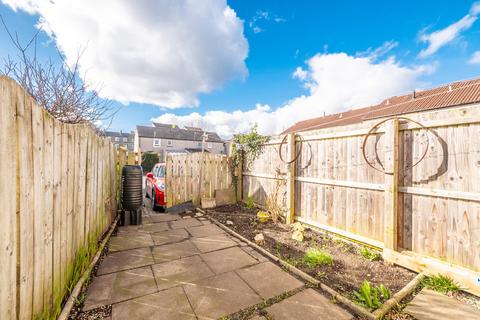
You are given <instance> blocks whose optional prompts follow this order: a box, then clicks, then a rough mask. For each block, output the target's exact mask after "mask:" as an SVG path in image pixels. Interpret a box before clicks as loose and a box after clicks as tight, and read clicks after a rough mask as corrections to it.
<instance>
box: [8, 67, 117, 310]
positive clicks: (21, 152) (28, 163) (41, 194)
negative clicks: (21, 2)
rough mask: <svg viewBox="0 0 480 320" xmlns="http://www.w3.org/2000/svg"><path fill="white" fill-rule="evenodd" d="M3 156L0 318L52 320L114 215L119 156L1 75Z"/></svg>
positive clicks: (104, 142)
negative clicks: (84, 255) (80, 265)
mask: <svg viewBox="0 0 480 320" xmlns="http://www.w3.org/2000/svg"><path fill="white" fill-rule="evenodd" d="M0 156H1V160H0V204H1V206H2V210H1V211H0V226H1V228H2V230H1V232H0V315H1V318H2V319H32V318H37V317H46V316H47V315H50V316H52V315H53V314H55V313H56V312H58V311H59V308H60V307H61V301H62V299H63V297H64V296H65V295H66V294H67V293H68V290H69V287H70V289H71V288H72V287H73V286H72V276H73V274H74V272H75V270H74V269H75V266H76V262H77V261H76V259H78V255H79V254H80V253H81V252H85V251H87V250H89V247H90V248H91V247H92V246H93V247H95V245H96V241H97V239H99V237H100V236H101V235H102V234H103V233H104V231H105V230H107V228H108V227H109V225H110V223H111V221H112V219H113V218H114V216H115V214H116V184H117V182H116V152H115V150H114V148H113V145H112V144H111V143H110V142H109V141H108V140H107V139H104V138H102V137H99V136H98V135H97V134H96V133H95V132H94V131H93V130H92V129H91V128H90V127H89V126H88V125H83V124H77V125H75V124H64V123H62V122H60V121H58V120H56V119H54V118H53V117H52V116H50V114H49V113H48V112H47V111H45V110H44V109H42V108H41V107H39V106H38V105H37V104H36V103H35V102H34V101H33V99H32V98H31V97H30V96H29V95H28V94H27V93H26V92H25V90H23V89H22V88H21V87H20V86H19V85H18V84H17V83H16V82H14V81H13V80H11V79H9V78H7V77H4V76H0ZM73 285H75V284H74V283H73Z"/></svg>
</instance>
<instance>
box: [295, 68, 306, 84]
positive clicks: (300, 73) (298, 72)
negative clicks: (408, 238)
mask: <svg viewBox="0 0 480 320" xmlns="http://www.w3.org/2000/svg"><path fill="white" fill-rule="evenodd" d="M292 77H293V78H295V79H298V80H300V81H305V80H306V79H307V77H308V72H307V71H306V70H304V69H303V68H302V67H297V69H295V71H294V72H293V73H292Z"/></svg>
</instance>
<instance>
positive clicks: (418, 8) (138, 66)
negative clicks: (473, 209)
mask: <svg viewBox="0 0 480 320" xmlns="http://www.w3.org/2000/svg"><path fill="white" fill-rule="evenodd" d="M1 1H2V4H0V14H1V15H2V16H3V18H4V20H5V21H6V22H7V24H8V26H9V28H10V29H12V30H16V31H17V32H18V34H19V36H20V37H21V38H22V39H28V38H29V37H30V36H32V35H33V34H34V33H35V32H36V27H35V25H36V24H37V22H38V20H39V17H43V19H44V20H45V21H47V26H48V27H49V28H50V29H51V30H48V28H47V31H51V33H50V35H47V34H46V33H42V35H41V37H40V48H39V54H40V55H41V56H42V57H47V56H50V55H53V56H56V53H55V45H59V47H60V48H61V49H62V48H63V49H62V51H65V52H68V50H69V49H68V48H71V47H74V46H76V47H78V46H79V45H84V44H82V43H81V41H80V44H78V43H74V40H75V39H76V38H77V37H76V36H77V35H78V34H81V35H79V36H78V38H79V39H89V38H88V32H86V31H85V30H88V29H89V28H93V27H92V23H91V22H88V21H87V20H88V19H86V18H85V17H87V18H89V14H92V13H90V11H88V10H85V12H83V10H79V9H78V8H77V10H76V12H75V13H67V14H65V16H67V18H68V16H69V14H70V15H72V17H71V18H70V19H67V18H65V20H66V21H65V22H64V23H65V25H68V24H69V23H70V21H75V22H73V24H74V28H73V27H72V28H70V30H69V33H67V32H66V31H63V30H64V29H68V28H63V27H62V24H61V23H62V22H59V19H58V17H59V16H60V17H61V16H63V14H62V10H65V9H64V8H63V9H62V8H60V9H58V10H56V9H54V8H50V7H41V6H35V2H36V1H20V0H18V1H17V0H1ZM185 1H186V5H185V6H188V3H190V4H191V3H192V1H187V0H185ZM59 2H61V1H59ZM87 2H88V1H87ZM167 2H168V1H157V4H156V5H154V6H152V8H148V6H149V2H148V1H139V5H138V6H143V7H142V8H137V7H136V8H129V10H120V9H118V11H115V8H114V7H111V10H112V12H114V13H117V14H118V15H119V16H121V17H122V19H121V21H127V22H125V25H122V23H123V22H121V21H120V20H111V25H113V26H116V27H118V28H119V29H122V28H123V27H125V28H129V30H130V31H129V32H128V33H131V34H128V35H127V36H124V37H119V38H118V39H117V40H115V39H116V38H115V32H112V30H110V29H114V28H113V27H111V28H110V29H109V28H108V25H107V26H101V25H100V26H98V27H97V30H96V31H95V32H97V33H103V30H104V29H107V30H109V31H110V32H111V33H112V36H111V38H112V39H114V40H115V41H116V42H115V41H114V40H112V44H111V46H109V47H102V50H101V51H100V50H98V51H96V52H93V53H92V55H91V56H90V57H87V62H88V61H92V63H91V64H89V65H87V66H86V68H87V69H88V70H93V71H91V72H92V73H95V74H96V75H98V77H97V78H99V77H100V78H101V79H107V80H105V82H104V83H103V85H105V86H108V84H109V83H110V82H109V81H110V80H111V81H112V83H113V82H115V83H117V84H118V85H117V86H116V88H114V89H112V91H111V92H109V93H108V94H109V96H113V97H119V98H118V100H124V101H121V102H123V103H120V102H114V103H115V105H116V106H118V107H119V108H120V111H119V112H118V114H117V115H116V117H115V118H114V120H113V122H112V124H111V127H110V129H113V130H124V131H128V130H132V129H133V128H134V126H135V125H137V124H148V123H149V122H150V120H151V119H152V118H157V117H160V118H159V119H158V120H159V121H164V122H165V121H171V122H177V123H179V124H193V125H200V126H203V127H206V128H208V129H211V130H217V131H219V132H220V133H221V134H222V135H223V136H228V135H229V134H231V133H234V132H238V131H245V130H246V128H248V126H249V125H251V124H252V123H253V122H258V123H259V125H260V127H261V128H264V130H263V131H265V132H267V133H275V132H278V131H281V130H282V129H284V128H285V127H288V125H291V124H292V123H293V122H295V121H298V120H302V119H304V118H308V117H312V116H320V115H322V114H323V112H327V113H331V112H336V111H341V110H345V109H348V108H352V107H353V108H354V107H361V106H364V104H369V103H375V102H379V101H378V100H381V99H382V97H383V98H386V97H387V96H388V95H392V94H402V93H405V92H406V91H407V90H413V89H419V88H422V87H430V86H435V85H438V84H443V83H447V82H452V81H456V80H461V79H468V78H472V77H477V76H478V75H479V71H480V55H479V59H477V60H478V61H477V60H475V59H473V55H474V54H475V52H476V51H479V50H480V41H479V39H480V38H479V32H480V22H478V21H476V17H477V15H478V12H476V11H475V12H473V11H472V10H473V9H472V8H474V2H472V1H401V2H400V1H396V2H394V1H364V2H363V3H361V4H360V3H359V2H354V1H335V2H333V1H328V2H327V1H286V0H276V1H273V0H272V1H267V0H263V1H253V0H247V1H245V0H234V1H233V0H231V1H228V2H227V3H226V4H225V3H224V2H225V1H224V0H219V1H215V0H208V1H207V2H208V3H210V2H212V3H214V4H212V6H215V8H217V9H219V10H220V11H219V12H220V15H217V16H213V18H212V17H211V16H209V17H206V18H205V22H202V20H201V19H202V17H201V13H198V12H197V11H198V8H196V7H195V5H193V7H192V8H191V10H190V11H188V12H185V13H184V14H185V17H184V19H185V20H184V19H183V18H182V14H183V13H182V12H180V13H178V11H177V12H175V13H171V15H173V16H168V15H169V14H170V12H173V11H170V9H171V8H167V6H168V4H167ZM180 2H183V0H182V1H180ZM24 3H33V5H32V4H28V5H25V4H24ZM197 3H198V2H197ZM81 5H82V4H81V2H79V4H78V6H81ZM85 5H88V4H87V3H85ZM209 5H210V4H208V6H209ZM185 6H184V7H185ZM208 6H206V8H207V9H209V11H215V10H211V9H210V8H209V7H208ZM227 6H229V7H230V8H231V9H232V10H233V11H234V15H236V17H234V18H232V19H233V20H228V21H229V22H232V21H233V24H227V27H225V25H224V24H223V23H224V22H225V21H221V20H222V19H223V16H222V15H221V12H222V11H221V10H224V8H226V7H227ZM12 8H16V10H15V11H14V10H12ZM79 8H80V7H79ZM55 10H56V11H55ZM99 10H100V9H99ZM180 10H181V9H180ZM26 11H29V12H30V13H27V12H26ZM58 12H60V13H58ZM78 12H82V14H83V16H81V17H80V18H79V17H77V16H76V15H79V14H78ZM131 12H134V14H135V16H134V17H130V16H129V15H133V13H131ZM192 12H193V13H192ZM223 12H225V11H223ZM469 12H470V16H469V17H467V19H465V20H464V21H462V22H461V24H458V25H456V26H454V27H456V28H457V29H455V30H453V31H452V30H450V31H452V32H451V33H450V34H446V32H445V34H442V35H440V36H439V37H437V38H435V37H433V38H432V37H430V38H429V36H431V35H432V33H435V32H437V31H440V30H443V29H445V28H448V27H449V26H452V25H453V24H455V23H456V22H458V21H460V20H461V19H462V18H464V17H466V16H467V15H468V14H469ZM154 13H155V14H154ZM150 14H151V15H152V16H150ZM177 14H178V15H177ZM143 17H145V19H144V20H145V21H149V19H150V18H151V19H153V20H155V19H158V20H164V21H172V22H171V23H170V24H167V23H158V22H152V24H150V25H147V24H146V23H144V24H143V25H139V26H133V27H132V28H130V25H128V23H130V24H132V25H133V24H137V23H138V21H141V20H142V21H143ZM160 17H161V18H160ZM179 17H180V18H179ZM215 17H219V18H218V19H219V21H218V24H215V22H211V21H210V20H212V19H213V20H215V19H216V18H215ZM77 18H78V19H77ZM170 18H172V20H169V19H170ZM194 19H198V23H199V24H197V25H195V24H194V25H192V26H189V25H188V24H189V23H190V22H189V21H193V20H194ZM207 19H208V23H209V24H208V25H206V27H205V28H199V27H198V26H199V25H200V26H202V25H204V24H206V23H207ZM228 19H231V17H230V16H229V18H228ZM77 20H78V21H80V22H78V23H77ZM153 20H152V21H153ZM50 21H51V22H50ZM92 21H95V20H94V19H93V20H92ZM119 21H120V22H119ZM49 23H50V24H49ZM82 23H84V24H82ZM107 23H108V22H107ZM210 23H212V24H210ZM177 24H178V26H177ZM145 26H147V28H145ZM217 27H218V28H219V30H223V29H222V28H230V29H231V30H230V31H229V32H228V34H227V35H221V36H218V34H217V33H214V32H213V31H211V30H215V28H217ZM242 27H243V29H242ZM454 27H451V28H454ZM102 28H103V29H102ZM172 28H178V29H182V28H185V29H186V30H187V31H186V33H182V34H181V35H182V40H181V41H179V42H181V43H183V45H182V44H176V43H175V44H172V43H174V42H176V41H177V39H178V36H177V35H176V33H175V32H177V31H171V30H172ZM188 28H190V29H188ZM145 29H147V30H149V31H148V32H151V33H152V34H151V37H152V38H155V39H158V40H155V41H153V40H151V38H147V37H148V36H149V35H143V34H142V37H145V39H143V38H142V39H143V40H142V42H141V45H139V46H138V48H137V49H135V48H132V47H133V44H135V41H136V37H135V30H145ZM122 30H123V29H122ZM132 30H133V31H132ZM447 31H448V30H447ZM143 32H144V31H143ZM148 32H147V33H148ZM169 32H171V33H170V34H169ZM452 33H453V34H452ZM129 36H130V37H131V38H128V37H129ZM442 36H445V37H447V39H444V38H442ZM185 37H186V38H190V37H191V38H192V39H193V40H192V41H193V43H194V44H195V46H193V45H190V44H188V41H189V39H185ZM216 37H217V38H216ZM449 37H450V38H449ZM109 39H110V38H109ZM128 39H130V40H128ZM422 39H423V41H422ZM432 39H433V40H432ZM167 40H168V41H167ZM99 41H100V40H99ZM127 41H129V43H126V42H127ZM163 41H165V42H163ZM435 41H436V43H440V47H439V48H438V49H435V48H434V49H432V51H433V53H430V52H427V53H422V50H424V51H425V50H426V49H427V48H428V47H429V46H432V45H433V46H435V44H433V42H435ZM88 42H89V44H88V47H87V48H88V50H96V48H92V46H94V45H92V43H95V40H93V41H92V43H90V41H88ZM159 42H160V43H162V46H160V47H157V46H158V43H159ZM212 43H213V44H212ZM129 44H132V45H131V46H129ZM223 44H225V45H223ZM150 46H151V48H150ZM170 46H173V47H172V50H170V52H174V51H175V50H177V53H176V54H179V55H182V53H185V55H186V56H187V58H186V60H183V62H181V61H180V62H178V61H177V60H175V59H173V58H177V57H172V59H171V60H169V57H170V56H169V55H168V54H166V53H165V54H164V56H162V57H163V58H162V59H158V58H157V57H156V56H155V55H156V52H157V53H158V52H159V50H160V51H161V50H162V49H163V48H167V49H168V48H169V47H170ZM202 46H205V48H201V50H200V49H198V48H199V47H202ZM232 46H233V47H234V48H237V47H236V46H239V47H238V48H240V49H238V50H233V49H231V48H232ZM209 47H212V48H209ZM227 47H228V48H227ZM247 47H248V49H247ZM111 48H116V50H112V52H110V53H109V51H108V50H110V49H111ZM225 48H227V49H225ZM378 48H380V49H381V50H378V51H375V49H378ZM150 49H151V52H149V51H150ZM210 49H211V50H210ZM135 50H138V54H137V52H135ZM189 50H194V51H195V52H196V51H198V52H199V53H198V55H199V54H202V55H203V57H200V58H198V59H199V60H198V64H197V65H195V59H197V57H198V55H194V54H190V53H189ZM209 50H210V51H209ZM223 50H225V52H223V53H222V51H223ZM231 50H233V51H231ZM115 51H116V52H115ZM118 51H121V52H125V55H124V56H121V57H119V54H121V53H119V52H118ZM237 51H238V52H240V53H239V54H238V55H237V54H236V52H237ZM12 53H14V50H13V48H12V46H11V44H10V42H9V40H8V38H7V35H6V33H5V32H4V31H3V30H1V31H0V56H1V57H4V56H5V55H7V54H12ZM127 53H128V55H127ZM341 53H343V54H344V55H339V54H341ZM217 54H218V56H217ZM102 55H105V58H109V59H108V62H107V65H108V67H111V68H112V69H111V70H114V72H111V70H109V71H108V72H107V71H105V70H101V69H102V68H101V67H102V66H105V65H106V64H105V62H102V63H100V62H98V61H97V60H100V59H102V58H103V56H102ZM205 55H211V57H212V59H211V60H213V63H212V61H210V60H205V57H204V56H205ZM67 56H68V53H67ZM140 56H141V57H140ZM314 57H316V58H314ZM362 57H363V58H365V59H367V60H362V61H360V59H358V58H362ZM116 58H118V59H117V60H115V59H116ZM141 59H143V60H145V59H146V60H149V61H150V62H152V61H153V62H154V63H155V65H156V66H158V64H165V65H166V66H165V68H163V67H162V68H159V70H158V71H157V70H151V68H145V63H144V61H143V60H141ZM229 59H230V60H231V61H229ZM389 59H390V60H389ZM392 59H393V62H392ZM192 60H193V62H192ZM185 61H187V63H186V65H187V66H190V65H191V64H193V66H194V68H193V69H195V66H198V68H197V69H195V70H196V71H197V73H200V76H199V77H201V75H202V74H205V75H206V76H205V77H206V78H209V77H210V78H211V81H206V82H208V83H203V82H202V81H200V80H199V81H200V82H201V83H195V81H196V80H194V79H193V80H192V79H191V74H189V70H190V69H189V68H186V67H185V68H180V67H178V66H177V65H176V64H180V63H185ZM97 62H98V63H97ZM217 62H218V63H217ZM115 63H118V64H120V63H121V66H110V65H109V64H115ZM129 64H131V65H129ZM360 64H362V66H360ZM147 65H148V64H147ZM127 67H128V69H129V70H130V73H126V72H125V71H124V69H126V68H127ZM298 67H300V69H298V71H299V72H297V73H296V76H294V75H293V74H294V72H295V70H297V68H298ZM96 68H97V69H99V70H96ZM121 68H123V69H121ZM160 69H161V70H160ZM131 70H133V72H134V73H135V75H132V73H131ZM164 70H168V72H164ZM225 70H226V71H225ZM97 71H98V72H97ZM117 71H118V72H117ZM370 72H371V73H370ZM369 74H373V76H371V77H370V76H368V81H370V80H371V79H372V78H374V80H372V81H371V83H366V84H365V81H366V80H365V79H364V78H363V76H364V75H365V77H367V75H369ZM378 74H381V75H378ZM102 75H106V76H105V77H102ZM126 75H128V77H126ZM337 78H338V79H337ZM109 79H110V80H109ZM331 79H332V80H331ZM132 81H133V82H132ZM137 81H138V87H140V86H142V88H143V87H148V86H149V85H150V84H152V83H156V82H158V83H160V84H162V85H159V86H154V87H152V88H151V89H149V90H150V91H149V90H144V91H145V92H137V90H136V88H135V86H134V85H135V83H136V82H137ZM144 81H145V82H144ZM169 81H171V82H173V83H175V87H174V89H175V90H177V91H176V93H175V97H176V98H175V99H173V98H172V97H171V96H168V95H169V94H171V93H170V91H169V90H170V89H171V88H170V87H169V86H168V85H169ZM197 82H198V81H197ZM330 82H331V83H330ZM124 83H127V84H129V87H128V88H127V87H125V92H124V93H122V92H119V91H123V90H122V88H124V87H123V84H124ZM142 83H143V84H142ZM183 83H185V84H186V85H185V86H186V87H185V88H182V84H183ZM384 83H387V84H388V85H384ZM367 85H368V87H367ZM205 87H207V89H205ZM119 88H120V89H119ZM199 88H200V89H199ZM365 88H366V89H365ZM115 90H116V91H115ZM162 90H165V93H163V92H160V91H162ZM172 90H173V89H172ZM360 90H361V92H359V91H360ZM139 91H140V90H139ZM178 92H180V94H178ZM329 92H335V93H336V97H330V96H329V94H328V93H329ZM365 92H366V93H365ZM362 93H365V94H362ZM179 95H180V96H181V97H180V98H178V96H179ZM182 95H184V96H182ZM339 96H341V99H340V98H338V97H339ZM337 98H338V99H337ZM172 99H173V100H172ZM136 101H155V102H157V103H138V102H136ZM192 101H193V102H192ZM163 103H165V104H166V105H167V107H165V106H162V104H163ZM188 104H190V105H191V104H193V105H195V104H197V106H189V107H185V106H184V105H188ZM282 108H283V109H282ZM277 109H281V110H278V112H276V110H277ZM212 111H215V112H212ZM216 111H221V112H216ZM235 112H236V113H235ZM192 113H194V114H193V115H192Z"/></svg>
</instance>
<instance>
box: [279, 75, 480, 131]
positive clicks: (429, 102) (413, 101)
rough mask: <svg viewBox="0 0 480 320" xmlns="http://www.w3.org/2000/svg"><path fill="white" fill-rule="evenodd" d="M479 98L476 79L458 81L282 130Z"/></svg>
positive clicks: (345, 122) (350, 121)
mask: <svg viewBox="0 0 480 320" xmlns="http://www.w3.org/2000/svg"><path fill="white" fill-rule="evenodd" d="M476 102H480V79H474V80H466V81H458V82H454V83H451V84H448V85H444V86H440V87H437V88H433V89H429V90H423V91H416V92H415V91H414V92H413V93H410V94H406V95H402V96H394V97H390V98H388V99H385V100H384V101H382V102H381V103H379V104H377V105H373V106H369V107H365V108H360V109H354V110H349V111H345V112H340V113H336V114H331V115H328V116H324V117H318V118H313V119H308V120H304V121H300V122H297V123H295V124H294V125H293V126H291V127H290V128H288V129H287V130H285V131H284V132H283V133H284V134H285V133H290V132H299V131H307V130H313V129H323V128H331V127H336V126H343V125H349V124H355V123H359V122H362V121H365V120H371V119H376V118H384V117H391V116H396V115H401V114H407V113H414V112H421V111H428V110H434V109H440V108H448V107H455V106H461V105H467V104H472V103H476Z"/></svg>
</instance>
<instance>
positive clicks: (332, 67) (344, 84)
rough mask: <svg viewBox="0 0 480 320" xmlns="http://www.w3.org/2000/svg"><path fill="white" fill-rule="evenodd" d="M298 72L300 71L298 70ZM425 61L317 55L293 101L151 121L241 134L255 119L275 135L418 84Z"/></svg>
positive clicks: (166, 116)
mask: <svg viewBox="0 0 480 320" xmlns="http://www.w3.org/2000/svg"><path fill="white" fill-rule="evenodd" d="M299 70H301V71H299ZM433 70H434V67H433V66H430V65H420V66H403V65H401V64H400V63H399V62H397V61H396V60H395V58H394V57H390V58H388V59H385V60H382V61H377V59H375V57H373V56H367V57H355V56H350V55H347V54H346V53H332V54H328V53H325V54H317V55H315V56H313V57H312V58H310V59H309V60H308V61H307V69H306V70H305V69H303V68H300V69H298V68H297V70H296V72H295V73H297V75H298V76H297V77H298V78H300V79H303V83H304V85H305V86H306V87H307V88H309V90H310V92H309V94H308V95H302V96H299V97H297V98H294V99H292V100H291V101H289V102H288V103H286V104H285V105H283V106H281V107H279V108H277V109H276V110H271V108H270V107H269V106H265V105H260V104H258V105H257V106H256V107H255V108H254V109H251V110H248V111H242V110H236V111H234V112H224V111H208V112H206V113H205V114H203V115H201V114H199V113H192V114H190V115H186V116H177V115H173V114H164V115H161V116H159V117H157V118H155V119H153V120H154V121H158V122H163V123H176V124H178V125H194V126H201V127H204V128H206V129H209V130H215V131H217V132H218V133H219V134H220V135H221V136H223V137H229V136H231V135H232V134H233V133H238V132H245V131H247V130H248V129H249V128H250V126H251V125H252V124H254V123H258V125H259V131H260V132H261V133H264V134H274V133H280V132H282V131H283V130H285V129H286V128H288V127H289V126H291V125H292V124H294V123H295V122H298V121H301V120H305V119H308V118H313V117H318V116H321V115H323V113H324V112H326V113H327V114H330V113H334V112H340V111H343V110H348V109H351V108H358V107H364V106H368V105H371V104H374V103H378V102H380V101H381V100H383V99H385V98H387V97H389V96H392V95H395V94H402V93H405V92H407V91H409V90H413V89H415V88H418V87H419V86H422V85H423V83H422V82H421V77H422V76H423V75H426V74H429V73H431V72H433Z"/></svg>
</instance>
